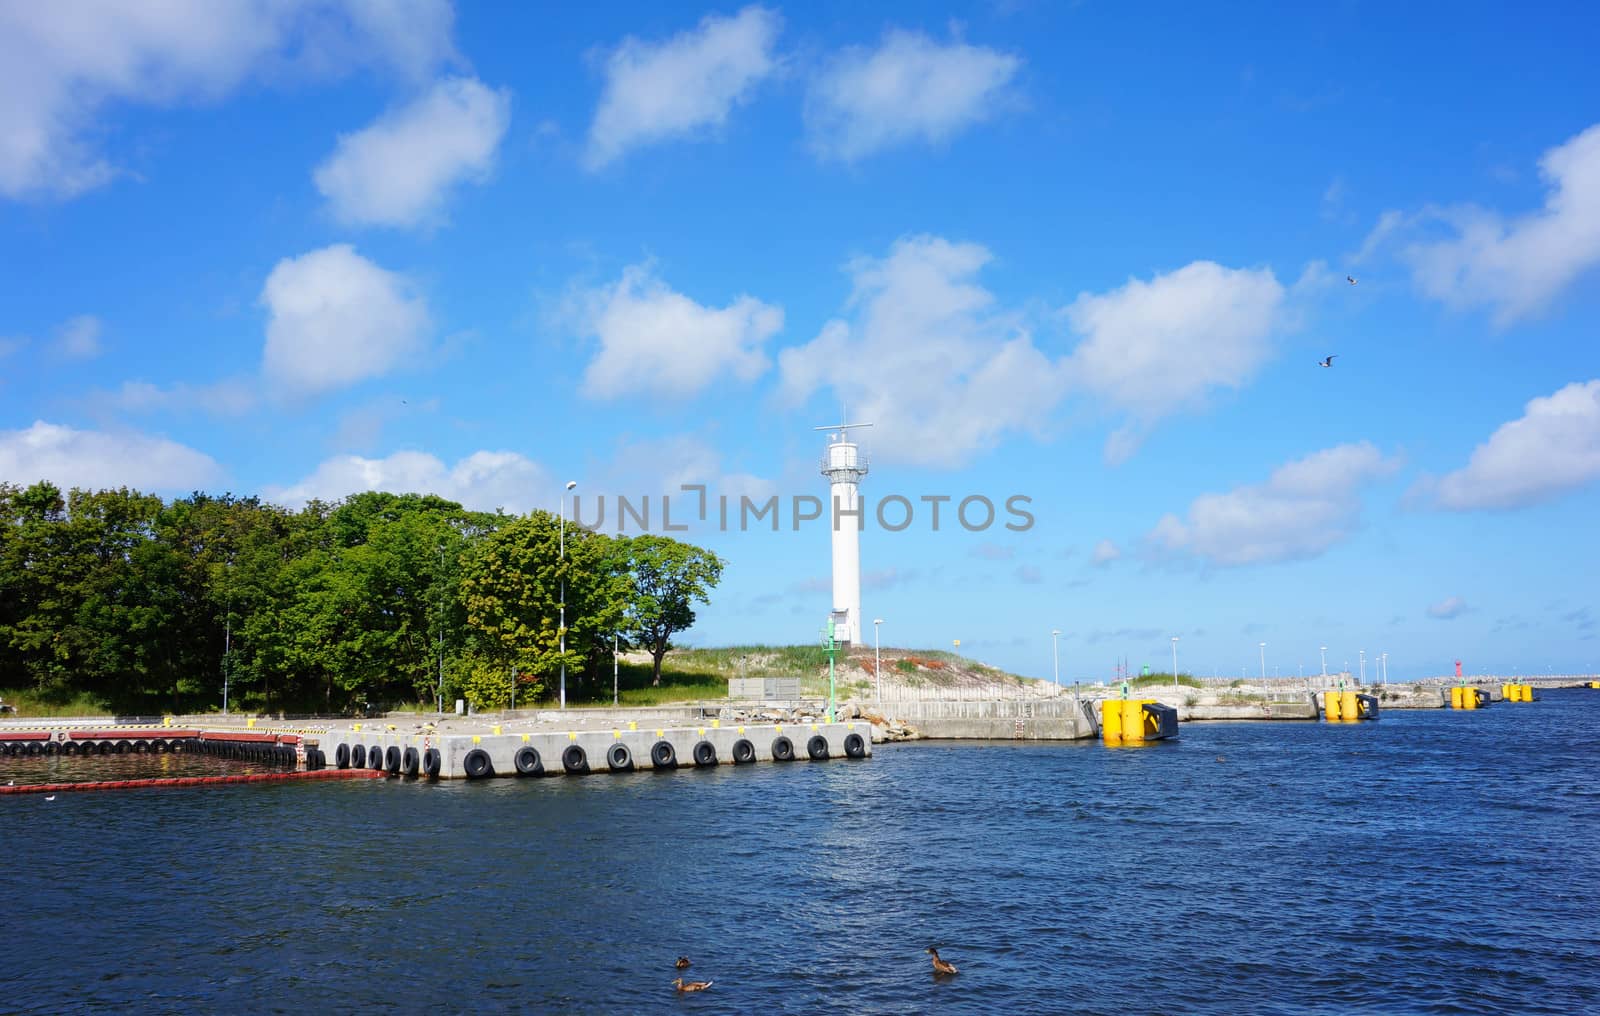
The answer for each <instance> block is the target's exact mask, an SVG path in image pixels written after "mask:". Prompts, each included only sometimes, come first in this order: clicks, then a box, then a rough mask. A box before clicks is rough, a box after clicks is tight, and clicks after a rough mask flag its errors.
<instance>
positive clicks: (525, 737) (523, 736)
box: [522, 734, 533, 744]
mask: <svg viewBox="0 0 1600 1016" xmlns="http://www.w3.org/2000/svg"><path fill="white" fill-rule="evenodd" d="M532 736H533V735H531V734H523V735H522V743H523V744H527V743H528V740H529V739H530V738H531V737H532Z"/></svg>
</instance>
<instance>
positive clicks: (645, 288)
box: [582, 265, 783, 399]
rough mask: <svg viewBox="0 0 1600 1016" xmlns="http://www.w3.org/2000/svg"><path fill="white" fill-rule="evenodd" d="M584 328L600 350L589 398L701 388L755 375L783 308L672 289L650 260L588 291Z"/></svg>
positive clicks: (588, 377)
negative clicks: (720, 302) (702, 298)
mask: <svg viewBox="0 0 1600 1016" xmlns="http://www.w3.org/2000/svg"><path fill="white" fill-rule="evenodd" d="M582 303H583V304H584V307H583V310H582V315H583V327H584V330H585V332H586V333H588V334H590V335H593V336H594V337H595V338H596V339H598V340H599V343H600V351H599V353H598V354H596V356H595V358H594V359H593V360H592V361H590V363H589V367H588V369H587V370H585V371H584V375H583V392H584V394H585V395H587V396H589V397H590V398H596V399H619V398H633V397H636V396H638V395H639V394H641V393H653V394H656V395H662V396H666V397H668V398H688V397H690V396H693V395H696V394H698V393H699V392H701V391H702V390H704V389H705V388H706V387H707V386H709V385H710V384H711V383H712V382H713V381H716V380H717V379H718V378H719V377H721V376H722V375H724V374H731V375H732V376H733V377H734V379H736V380H738V381H743V382H748V381H753V380H755V379H756V378H758V377H760V376H761V375H762V374H763V373H764V372H765V371H766V369H767V367H768V366H769V364H770V361H769V360H768V358H767V355H766V353H765V352H764V351H763V350H762V346H763V344H764V343H765V342H766V341H767V340H768V339H770V338H771V337H772V336H773V335H775V334H776V333H777V332H778V330H779V329H781V328H782V327H783V310H782V309H781V308H778V307H774V306H771V305H770V304H765V303H762V302H761V301H760V300H757V299H755V298H754V297H751V296H739V297H737V298H736V299H735V300H734V301H733V302H732V303H730V304H729V305H728V306H726V307H722V308H717V307H709V306H704V305H702V304H699V303H696V302H695V301H693V300H691V299H690V298H689V297H687V296H684V295H683V294H682V293H676V292H673V291H672V290H671V289H670V288H668V286H667V285H666V283H664V282H662V281H661V280H660V279H659V278H657V277H656V276H655V274H654V273H653V272H652V270H651V268H650V266H648V265H635V266H632V267H630V268H628V269H626V270H624V271H623V273H622V278H621V279H620V280H619V281H618V282H617V283H616V284H615V285H613V286H608V287H605V288H602V289H598V290H594V291H591V292H589V293H586V294H584V295H583V300H582Z"/></svg>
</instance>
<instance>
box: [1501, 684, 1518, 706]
mask: <svg viewBox="0 0 1600 1016" xmlns="http://www.w3.org/2000/svg"><path fill="white" fill-rule="evenodd" d="M1500 697H1501V698H1503V699H1505V700H1506V701H1507V702H1515V701H1516V700H1517V686H1516V685H1514V684H1502V685H1501V686H1500Z"/></svg>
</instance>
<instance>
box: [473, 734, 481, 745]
mask: <svg viewBox="0 0 1600 1016" xmlns="http://www.w3.org/2000/svg"><path fill="white" fill-rule="evenodd" d="M472 743H473V744H482V743H483V738H481V737H479V736H478V735H477V734H473V735H472Z"/></svg>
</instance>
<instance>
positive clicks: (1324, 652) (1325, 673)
mask: <svg viewBox="0 0 1600 1016" xmlns="http://www.w3.org/2000/svg"><path fill="white" fill-rule="evenodd" d="M1322 687H1324V688H1326V687H1328V647H1327V646H1323V647H1322Z"/></svg>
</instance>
